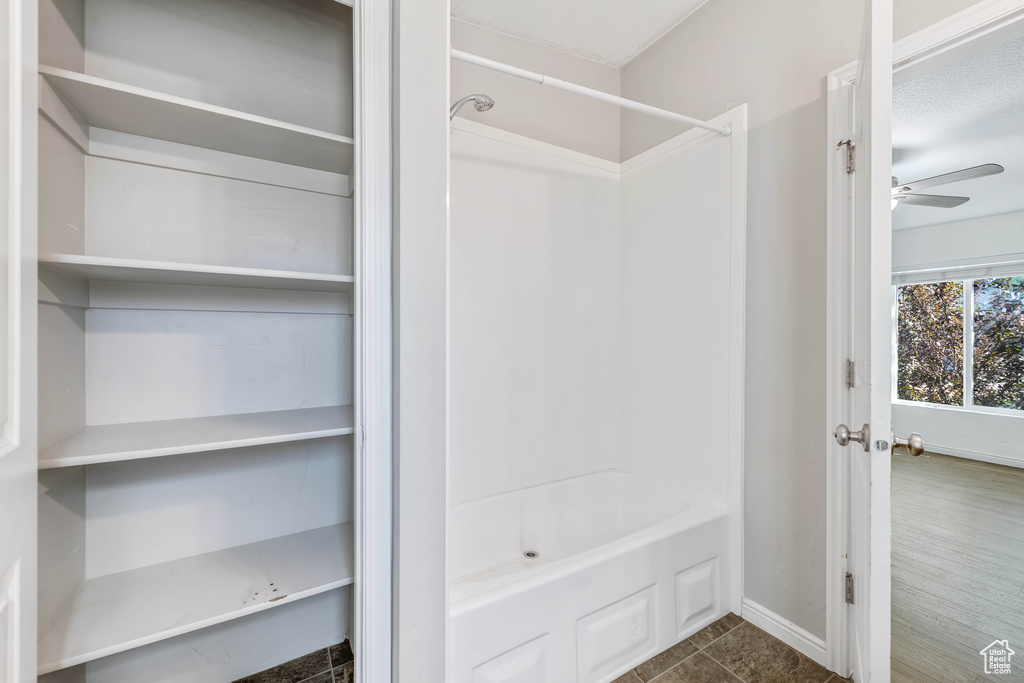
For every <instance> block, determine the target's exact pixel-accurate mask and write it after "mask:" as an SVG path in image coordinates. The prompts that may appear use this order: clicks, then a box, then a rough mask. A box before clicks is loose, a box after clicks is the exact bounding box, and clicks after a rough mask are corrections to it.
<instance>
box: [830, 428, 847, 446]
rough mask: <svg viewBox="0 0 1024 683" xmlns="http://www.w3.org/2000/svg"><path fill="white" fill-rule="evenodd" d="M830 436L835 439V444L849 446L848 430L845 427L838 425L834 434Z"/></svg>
mask: <svg viewBox="0 0 1024 683" xmlns="http://www.w3.org/2000/svg"><path fill="white" fill-rule="evenodd" d="M832 436H834V437H836V443H838V444H839V445H840V446H849V445H850V428H849V427H847V426H846V425H839V426H838V427H836V431H835V434H833V435H832Z"/></svg>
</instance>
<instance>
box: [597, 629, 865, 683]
mask: <svg viewBox="0 0 1024 683" xmlns="http://www.w3.org/2000/svg"><path fill="white" fill-rule="evenodd" d="M652 681H653V682H654V683H842V682H843V681H846V679H845V678H840V677H839V676H837V675H835V674H833V673H831V672H829V671H828V670H827V669H826V668H825V667H823V666H821V665H820V664H816V663H814V662H812V661H811V660H810V659H808V658H807V657H805V656H804V655H802V654H800V653H799V652H797V651H796V650H794V649H793V648H791V647H789V646H788V645H786V644H785V643H783V642H782V641H780V640H777V639H775V638H773V637H772V636H770V635H768V634H767V633H765V632H764V631H762V630H761V629H759V628H757V627H756V626H754V625H753V624H751V623H750V622H748V621H744V620H743V619H741V618H740V617H738V616H736V615H735V614H727V615H726V616H724V617H722V618H721V619H719V620H718V621H716V622H715V623H713V624H711V625H710V626H707V627H706V628H704V629H702V630H700V631H698V632H697V633H695V634H693V635H692V636H690V637H689V638H687V639H686V640H684V641H683V642H681V643H679V644H678V645H676V646H674V647H671V648H669V649H668V650H665V651H664V652H662V653H661V654H659V655H656V656H654V657H652V658H651V659H648V660H647V661H646V662H644V663H643V664H641V665H640V666H638V667H636V668H635V669H633V670H632V671H629V672H627V673H626V674H625V675H623V676H620V677H619V678H618V679H616V680H615V681H613V683H651V682H652Z"/></svg>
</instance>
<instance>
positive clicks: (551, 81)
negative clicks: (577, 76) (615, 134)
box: [452, 49, 732, 135]
mask: <svg viewBox="0 0 1024 683" xmlns="http://www.w3.org/2000/svg"><path fill="white" fill-rule="evenodd" d="M452 58H453V59H457V60H459V61H460V62H466V63H468V64H475V65H477V66H482V67H484V68H485V69H491V70H492V71H499V72H501V73H503V74H508V75H509V76H516V77H517V78H525V79H526V80H528V81H533V82H534V83H539V84H541V85H546V86H549V87H552V88H558V89H559V90H566V91H568V92H574V93H576V94H577V95H583V96H585V97H592V98H594V99H595V100H601V101H602V102H610V103H611V104H617V105H619V106H620V107H625V108H626V109H632V110H634V111H639V112H643V113H645V114H650V115H651V116H658V117H661V118H663V119H668V120H670V121H676V122H678V123H685V124H687V125H690V126H695V127H697V128H703V129H704V130H710V131H711V132H712V133H719V134H721V135H731V134H732V130H730V129H729V128H726V127H725V126H716V125H715V124H713V123H708V122H707V121H701V120H700V119H695V118H692V117H690V116H684V115H682V114H677V113H675V112H674V111H668V110H667V109H659V108H657V107H652V106H651V105H649V104H644V103H643V102H636V101H634V100H627V99H626V98H625V97H619V96H618V95H609V94H608V93H606V92H601V91H600V90H594V89H593V88H587V87H585V86H582V85H576V84H575V83H570V82H569V81H563V80H562V79H560V78H554V77H552V76H545V75H544V74H538V73H534V72H533V71H527V70H526V69H520V68H519V67H517V66H511V65H510V64H503V63H502V62H496V61H494V60H493V59H487V58H486V57H478V56H476V55H471V54H469V53H468V52H463V51H462V50H455V49H452Z"/></svg>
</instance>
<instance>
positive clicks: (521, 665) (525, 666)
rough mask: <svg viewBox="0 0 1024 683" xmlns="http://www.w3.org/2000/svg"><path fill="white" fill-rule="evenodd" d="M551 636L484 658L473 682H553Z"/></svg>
mask: <svg viewBox="0 0 1024 683" xmlns="http://www.w3.org/2000/svg"><path fill="white" fill-rule="evenodd" d="M548 647H549V644H548V636H547V635H543V636H541V637H540V638H535V639H534V640H531V641H530V642H528V643H523V644H522V645H520V646H519V647H517V648H515V649H513V650H510V651H509V652H506V653H505V654H503V655H499V656H498V657H495V658H494V659H492V660H490V661H488V662H484V663H483V664H481V665H480V666H478V667H476V668H475V669H473V677H472V681H473V683H551V682H552V681H553V679H552V678H551V663H550V659H551V656H550V653H549V652H548Z"/></svg>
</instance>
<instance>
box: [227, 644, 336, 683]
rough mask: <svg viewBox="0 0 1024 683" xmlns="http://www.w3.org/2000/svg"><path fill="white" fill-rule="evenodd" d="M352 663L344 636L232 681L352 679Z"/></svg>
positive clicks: (265, 682)
mask: <svg viewBox="0 0 1024 683" xmlns="http://www.w3.org/2000/svg"><path fill="white" fill-rule="evenodd" d="M354 666H355V663H354V662H353V657H352V648H351V646H349V644H348V641H347V640H346V641H345V642H343V643H338V644H337V645H332V646H331V647H329V648H326V649H324V650H317V651H316V652H312V653H310V654H308V655H303V656H302V657H299V658H298V659H293V660H292V661H290V662H285V663H284V664H281V665H278V666H275V667H274V668H273V669H267V670H266V671H261V672H259V673H258V674H253V675H252V676H246V677H245V678H239V679H238V680H237V681H235V682H234V683H352V680H353V678H354V674H353V673H352V672H353V667H354Z"/></svg>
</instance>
